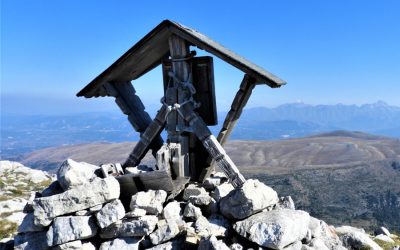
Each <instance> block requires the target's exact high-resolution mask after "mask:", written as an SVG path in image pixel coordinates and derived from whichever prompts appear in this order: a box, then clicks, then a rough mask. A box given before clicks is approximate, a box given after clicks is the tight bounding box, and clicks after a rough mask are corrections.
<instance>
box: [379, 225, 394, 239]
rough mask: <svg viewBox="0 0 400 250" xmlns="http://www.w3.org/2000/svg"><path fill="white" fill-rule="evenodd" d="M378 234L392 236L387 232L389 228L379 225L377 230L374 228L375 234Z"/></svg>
mask: <svg viewBox="0 0 400 250" xmlns="http://www.w3.org/2000/svg"><path fill="white" fill-rule="evenodd" d="M379 234H384V235H387V236H389V237H391V236H392V234H391V233H390V232H389V230H388V229H387V228H386V227H379V228H378V229H377V230H375V235H379Z"/></svg>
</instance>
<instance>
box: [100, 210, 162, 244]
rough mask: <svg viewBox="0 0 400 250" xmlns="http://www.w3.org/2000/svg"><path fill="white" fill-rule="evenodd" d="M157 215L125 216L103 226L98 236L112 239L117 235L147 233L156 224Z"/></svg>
mask: <svg viewBox="0 0 400 250" xmlns="http://www.w3.org/2000/svg"><path fill="white" fill-rule="evenodd" d="M157 221H158V219H157V217H156V216H154V215H145V216H142V217H139V218H129V219H128V218H126V219H122V220H120V221H117V222H116V223H113V224H111V225H110V226H108V227H106V228H103V229H102V230H101V232H100V237H101V238H103V239H112V238H117V237H121V238H123V237H140V236H145V235H149V234H150V233H151V232H153V231H154V229H155V227H156V225H157Z"/></svg>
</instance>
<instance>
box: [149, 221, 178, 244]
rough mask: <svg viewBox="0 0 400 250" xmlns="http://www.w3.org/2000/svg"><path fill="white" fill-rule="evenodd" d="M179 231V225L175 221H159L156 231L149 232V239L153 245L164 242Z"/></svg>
mask: <svg viewBox="0 0 400 250" xmlns="http://www.w3.org/2000/svg"><path fill="white" fill-rule="evenodd" d="M179 233H180V230H179V226H178V224H177V223H175V222H166V221H164V222H162V221H161V222H159V223H158V228H157V230H156V231H154V232H153V233H151V234H150V240H151V243H152V244H153V245H158V244H160V243H163V242H166V241H168V240H170V239H173V238H175V236H177V235H178V234H179Z"/></svg>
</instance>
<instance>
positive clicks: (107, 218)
mask: <svg viewBox="0 0 400 250" xmlns="http://www.w3.org/2000/svg"><path fill="white" fill-rule="evenodd" d="M124 216H125V208H124V205H122V202H121V201H120V200H118V199H116V200H113V201H111V202H109V203H107V204H106V205H104V207H103V208H102V209H101V210H100V211H99V212H97V213H96V219H97V224H98V225H99V226H100V228H105V227H108V226H109V225H111V224H112V223H114V222H117V221H118V220H120V219H122V218H123V217H124Z"/></svg>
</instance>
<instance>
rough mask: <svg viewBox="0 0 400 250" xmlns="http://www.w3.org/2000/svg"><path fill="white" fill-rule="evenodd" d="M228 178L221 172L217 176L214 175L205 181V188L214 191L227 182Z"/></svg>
mask: <svg viewBox="0 0 400 250" xmlns="http://www.w3.org/2000/svg"><path fill="white" fill-rule="evenodd" d="M227 180H228V178H227V177H226V175H225V174H223V173H221V172H217V173H215V174H212V175H211V176H210V177H208V178H206V179H205V180H204V181H203V187H204V188H206V189H208V190H213V189H214V188H216V187H217V186H219V185H221V184H222V183H224V182H225V181H227Z"/></svg>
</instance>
